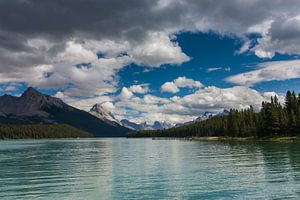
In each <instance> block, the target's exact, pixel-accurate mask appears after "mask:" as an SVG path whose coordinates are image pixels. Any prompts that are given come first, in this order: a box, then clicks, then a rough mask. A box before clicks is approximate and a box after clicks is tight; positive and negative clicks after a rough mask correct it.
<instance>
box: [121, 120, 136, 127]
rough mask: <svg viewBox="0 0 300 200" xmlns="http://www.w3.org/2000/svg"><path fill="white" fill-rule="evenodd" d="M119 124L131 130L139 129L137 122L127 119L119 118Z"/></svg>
mask: <svg viewBox="0 0 300 200" xmlns="http://www.w3.org/2000/svg"><path fill="white" fill-rule="evenodd" d="M121 124H122V126H124V127H126V128H129V129H131V130H140V126H139V124H136V123H134V122H131V121H129V120H127V119H122V120H121Z"/></svg>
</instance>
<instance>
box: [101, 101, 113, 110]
mask: <svg viewBox="0 0 300 200" xmlns="http://www.w3.org/2000/svg"><path fill="white" fill-rule="evenodd" d="M101 106H102V107H103V108H104V109H105V110H108V111H110V112H112V111H113V110H114V109H115V105H114V104H113V103H112V102H109V101H106V102H104V103H101Z"/></svg>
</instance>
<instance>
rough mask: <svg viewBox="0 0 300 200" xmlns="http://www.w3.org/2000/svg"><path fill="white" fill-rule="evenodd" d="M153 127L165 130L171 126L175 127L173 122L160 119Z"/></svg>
mask: <svg viewBox="0 0 300 200" xmlns="http://www.w3.org/2000/svg"><path fill="white" fill-rule="evenodd" d="M152 127H153V129H154V130H164V129H169V128H172V127H174V124H171V123H168V122H165V121H163V122H159V121H155V122H154V123H153V126H152Z"/></svg>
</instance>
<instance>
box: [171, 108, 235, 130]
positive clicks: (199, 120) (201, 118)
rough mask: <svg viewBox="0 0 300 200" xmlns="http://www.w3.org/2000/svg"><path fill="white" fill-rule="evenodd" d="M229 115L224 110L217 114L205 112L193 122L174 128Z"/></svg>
mask: <svg viewBox="0 0 300 200" xmlns="http://www.w3.org/2000/svg"><path fill="white" fill-rule="evenodd" d="M229 113H230V112H229V111H228V110H226V109H224V110H223V111H222V112H217V113H212V112H205V113H203V114H202V115H201V116H199V117H197V118H196V119H195V120H193V121H189V122H185V123H179V124H176V125H175V127H180V126H186V125H191V124H193V123H196V122H201V121H205V120H207V119H210V118H212V117H215V116H227V115H229Z"/></svg>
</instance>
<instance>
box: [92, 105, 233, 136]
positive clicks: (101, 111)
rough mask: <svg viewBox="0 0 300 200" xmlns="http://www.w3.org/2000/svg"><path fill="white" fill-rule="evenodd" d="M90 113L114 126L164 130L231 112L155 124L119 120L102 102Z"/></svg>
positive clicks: (226, 111)
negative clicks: (191, 119) (181, 121)
mask: <svg viewBox="0 0 300 200" xmlns="http://www.w3.org/2000/svg"><path fill="white" fill-rule="evenodd" d="M89 113H90V114H92V115H94V116H96V117H98V118H99V119H101V120H103V121H105V122H107V123H109V124H111V125H113V126H123V127H126V128H128V129H131V130H135V131H141V130H163V129H169V128H173V127H179V126H185V125H190V124H193V123H196V122H199V121H204V120H207V119H210V118H212V117H214V116H225V115H228V114H229V111H228V110H223V112H219V113H211V112H205V113H204V114H203V115H201V116H199V117H198V118H196V119H195V120H193V121H189V122H185V123H179V124H172V123H169V122H165V121H162V122H159V121H155V122H154V123H153V124H148V123H147V122H142V123H134V122H131V121H129V120H127V119H122V120H121V121H119V120H117V119H116V118H115V117H114V116H113V114H112V113H111V112H110V111H108V110H107V109H105V108H104V107H103V106H102V105H101V104H95V105H94V106H93V107H92V108H91V110H90V111H89Z"/></svg>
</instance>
